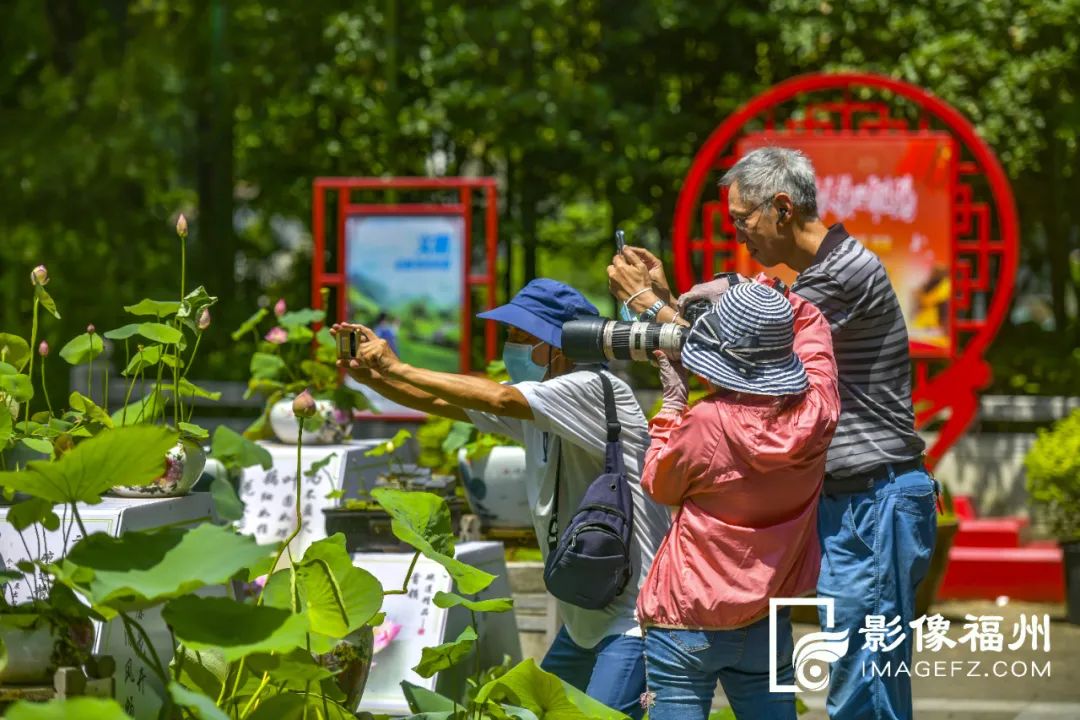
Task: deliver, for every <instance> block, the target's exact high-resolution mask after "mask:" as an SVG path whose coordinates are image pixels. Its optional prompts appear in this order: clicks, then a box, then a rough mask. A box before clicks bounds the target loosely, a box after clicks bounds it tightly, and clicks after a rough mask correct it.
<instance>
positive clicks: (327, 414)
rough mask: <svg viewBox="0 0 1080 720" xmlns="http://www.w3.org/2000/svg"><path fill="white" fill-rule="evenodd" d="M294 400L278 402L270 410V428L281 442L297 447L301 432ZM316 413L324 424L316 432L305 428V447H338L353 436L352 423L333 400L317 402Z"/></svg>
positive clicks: (286, 399)
mask: <svg viewBox="0 0 1080 720" xmlns="http://www.w3.org/2000/svg"><path fill="white" fill-rule="evenodd" d="M292 403H293V398H292V397H288V398H284V399H282V400H278V401H277V402H276V403H274V405H273V407H271V408H270V427H271V429H273V431H274V435H276V436H277V439H278V441H279V442H283V443H286V444H288V445H295V444H296V438H297V436H298V434H299V432H300V425H299V420H298V419H297V417H296V416H295V415H294V414H293V408H292ZM315 413H316V416H317V417H320V418H322V424H321V425H320V426H319V427H318V428H317V429H315V430H309V429H308V427H309V426H308V425H305V426H304V445H337V444H340V443H342V442H344V441H345V440H346V439H348V438H349V437H351V435H352V423H351V422H350V421H349V420H348V417H347V416H345V415H344V414H343V413H340V412H338V410H337V408H335V407H334V402H333V401H332V400H316V401H315Z"/></svg>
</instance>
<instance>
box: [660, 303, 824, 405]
mask: <svg viewBox="0 0 1080 720" xmlns="http://www.w3.org/2000/svg"><path fill="white" fill-rule="evenodd" d="M794 343H795V311H794V310H793V309H792V307H791V302H790V301H789V300H788V299H787V298H786V297H784V296H783V295H781V294H780V293H779V292H777V291H776V290H773V289H772V288H770V287H768V286H766V285H762V284H760V283H755V282H743V283H739V284H738V285H733V286H732V287H731V288H730V289H729V290H727V291H726V292H725V293H724V294H723V295H721V296H720V299H719V300H718V301H717V302H716V305H715V306H714V307H713V309H712V310H710V311H708V312H707V313H705V314H704V315H702V316H701V317H700V318H698V319H697V322H695V323H694V327H693V329H691V331H690V335H689V336H688V337H687V339H686V342H685V343H684V344H683V348H682V356H681V360H682V364H683V366H684V367H686V368H687V369H688V370H690V371H691V372H694V373H696V374H698V375H700V376H702V377H703V378H705V379H706V380H708V381H709V382H711V383H712V384H713V385H717V386H719V387H723V388H727V389H728V390H735V391H738V392H745V393H753V394H755V395H773V396H777V395H797V394H799V393H802V392H805V391H806V388H807V387H809V385H810V383H809V379H808V378H807V377H806V369H805V368H803V364H802V361H801V360H799V356H798V355H796V354H795V352H794V349H793V348H794Z"/></svg>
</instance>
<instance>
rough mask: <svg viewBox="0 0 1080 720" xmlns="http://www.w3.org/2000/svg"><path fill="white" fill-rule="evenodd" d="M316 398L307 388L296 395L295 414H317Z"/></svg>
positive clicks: (300, 416) (298, 415)
mask: <svg viewBox="0 0 1080 720" xmlns="http://www.w3.org/2000/svg"><path fill="white" fill-rule="evenodd" d="M315 410H316V408H315V398H313V397H311V393H309V392H308V391H307V390H304V392H302V393H300V394H299V395H297V396H296V399H295V400H293V403H292V411H293V415H295V416H296V417H298V418H309V417H312V416H314V415H315Z"/></svg>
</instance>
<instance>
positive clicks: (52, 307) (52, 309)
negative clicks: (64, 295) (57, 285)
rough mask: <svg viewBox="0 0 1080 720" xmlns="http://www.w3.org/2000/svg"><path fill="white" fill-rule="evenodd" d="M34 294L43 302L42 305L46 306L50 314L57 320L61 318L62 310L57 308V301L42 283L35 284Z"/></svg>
mask: <svg viewBox="0 0 1080 720" xmlns="http://www.w3.org/2000/svg"><path fill="white" fill-rule="evenodd" d="M34 296H35V297H37V299H38V302H39V303H41V307H43V308H45V310H46V311H47V312H48V313H49V314H50V315H52V316H53V317H54V318H56V319H57V320H59V319H60V311H59V310H57V309H56V301H55V300H53V299H52V295H50V294H49V293H48V292H47V291H46V290H45V288H43V287H41V286H40V285H34Z"/></svg>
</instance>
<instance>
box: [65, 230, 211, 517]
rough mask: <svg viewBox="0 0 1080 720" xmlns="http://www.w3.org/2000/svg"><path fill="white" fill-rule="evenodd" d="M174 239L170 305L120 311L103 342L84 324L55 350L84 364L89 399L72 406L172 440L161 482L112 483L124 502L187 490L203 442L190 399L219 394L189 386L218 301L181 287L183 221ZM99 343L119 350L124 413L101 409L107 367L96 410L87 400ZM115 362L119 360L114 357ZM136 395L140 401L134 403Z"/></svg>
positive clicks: (105, 421) (106, 422)
mask: <svg viewBox="0 0 1080 720" xmlns="http://www.w3.org/2000/svg"><path fill="white" fill-rule="evenodd" d="M176 236H177V238H178V240H179V246H180V287H179V293H178V295H177V296H176V299H171V300H154V299H150V298H144V299H142V300H140V301H139V302H137V303H135V304H133V305H126V306H124V310H125V311H126V312H127V313H128V314H129V315H130V316H132V318H133V321H132V322H130V323H127V324H125V325H122V326H121V327H118V328H115V329H112V330H109V331H107V332H105V333H103V334H102V335H99V334H98V333H97V332H96V329H95V327H94V326H93V325H89V326H88V327H87V328H86V332H85V333H83V334H80V335H78V336H76V337H75V338H74V339H72V340H71V341H70V342H68V343H67V345H65V346H64V347H63V348H62V349H61V350H60V356H61V357H62V358H63V359H64V360H66V361H67V362H68V363H69V364H71V365H75V366H82V365H86V367H87V377H88V379H89V380H88V394H89V396H88V397H83V398H80V399H79V400H78V402H79V403H80V404H82V405H85V406H86V407H87V408H88V410H90V411H91V412H93V413H94V415H95V416H96V417H98V419H99V420H100V421H101V424H102V425H103V426H105V427H106V428H113V427H126V426H130V425H143V424H145V425H167V426H170V427H172V428H173V429H175V430H176V431H177V432H178V433H179V436H178V440H177V442H176V444H175V446H173V447H172V448H170V449H169V450H168V452H167V453H166V454H165V457H164V459H163V460H164V462H163V472H162V474H161V476H159V477H157V478H155V479H154V480H153V481H152V482H150V483H147V484H145V485H140V486H130V485H122V484H118V485H117V486H116V487H114V488H113V490H112V492H113V493H114V494H116V495H120V496H123V497H137V498H140V497H141V498H156V497H171V496H176V495H183V494H186V493H187V492H189V491H190V490H191V487H192V486H193V485H194V484H195V482H196V480H198V479H199V475H200V474H201V473H202V470H203V467H204V466H205V464H206V453H205V452H204V451H203V449H202V443H203V442H204V441H206V440H208V439H209V433H208V432H207V431H206V429H204V428H201V427H199V426H197V425H195V424H193V423H192V422H191V416H192V413H193V411H194V400H195V399H196V398H206V399H210V400H217V399H219V398H220V393H215V392H209V391H207V390H204V389H202V388H200V387H198V386H196V385H195V384H194V383H192V382H191V381H190V380H189V379H188V372H189V371H190V369H191V367H192V365H193V363H194V361H195V358H196V356H197V355H198V351H199V346H200V344H201V343H202V339H203V334H204V333H205V332H206V331H207V330H208V329H209V327H210V324H211V316H210V307H212V306H213V305H214V303H216V302H217V298H216V297H214V296H212V295H210V294H209V293H207V291H206V288H204V287H202V286H199V287H196V288H194V289H191V290H189V289H188V288H187V237H188V224H187V219H186V218H185V217H184V216H183V215H182V214H181V215H180V216H179V218H178V219H177V222H176ZM105 340H109V341H111V342H112V343H113V344H114V345H115V346H116V347H117V348H120V347H122V348H123V363H124V369H123V370H122V371H121V372H120V375H121V376H122V378H123V379H124V382H125V383H126V386H127V390H126V392H125V398H124V404H123V406H121V407H120V408H118V409H116V410H113V411H112V412H110V411H111V410H112V408H110V407H109V404H108V400H109V374H108V364H107V363H106V364H105V368H106V369H105V374H104V381H103V383H102V388H101V395H100V397H101V402H102V404H103V407H100V408H99V407H98V406H97V405H96V404H95V401H94V398H95V397H96V393H95V392H94V388H93V381H94V374H93V367H94V361H95V360H96V359H97V358H98V357H99V356H101V355H102V354H103V353H104V351H105V342H104V341H105ZM116 355H117V356H118V357H119V352H117V353H116ZM136 390H138V391H139V394H140V395H141V396H140V397H138V398H136V399H134V400H133V399H132V398H133V396H134V395H135V393H136ZM72 399H73V401H74V400H75V396H74V395H73V396H72ZM99 410H100V413H99V412H98V411H99Z"/></svg>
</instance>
